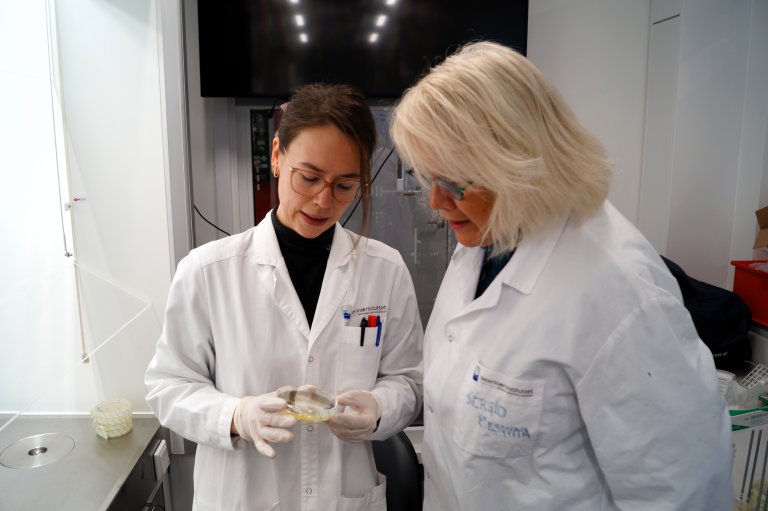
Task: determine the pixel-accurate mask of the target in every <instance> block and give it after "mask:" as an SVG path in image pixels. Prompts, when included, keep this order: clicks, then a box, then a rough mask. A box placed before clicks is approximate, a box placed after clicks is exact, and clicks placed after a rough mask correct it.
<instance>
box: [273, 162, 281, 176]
mask: <svg viewBox="0 0 768 511" xmlns="http://www.w3.org/2000/svg"><path fill="white" fill-rule="evenodd" d="M272 175H273V176H275V179H277V178H278V177H280V173H279V172H278V171H277V162H273V163H272Z"/></svg>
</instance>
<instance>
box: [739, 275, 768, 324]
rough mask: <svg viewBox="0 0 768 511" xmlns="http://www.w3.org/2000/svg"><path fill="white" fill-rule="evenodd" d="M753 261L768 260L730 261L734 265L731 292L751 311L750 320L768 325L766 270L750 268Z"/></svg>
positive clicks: (767, 278) (767, 282) (767, 280)
mask: <svg viewBox="0 0 768 511" xmlns="http://www.w3.org/2000/svg"><path fill="white" fill-rule="evenodd" d="M755 263H763V264H768V261H731V264H732V265H733V266H735V267H736V273H735V275H734V277H733V292H734V293H736V294H737V295H739V298H741V299H742V300H744V303H746V304H747V307H749V309H750V310H751V311H752V321H754V322H755V323H760V324H761V325H763V326H766V327H768V272H765V271H761V270H758V269H757V268H750V266H751V265H753V264H755Z"/></svg>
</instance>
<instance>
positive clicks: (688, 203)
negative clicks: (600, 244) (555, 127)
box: [528, 0, 768, 287]
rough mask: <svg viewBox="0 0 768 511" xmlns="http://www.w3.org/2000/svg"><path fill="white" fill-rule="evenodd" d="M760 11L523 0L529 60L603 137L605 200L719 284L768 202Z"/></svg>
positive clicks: (758, 5)
mask: <svg viewBox="0 0 768 511" xmlns="http://www.w3.org/2000/svg"><path fill="white" fill-rule="evenodd" d="M652 4H653V7H654V9H655V10H656V11H658V12H657V13H655V18H654V19H653V20H651V18H650V10H651V9H650V8H651V5H652ZM767 10H768V5H767V4H766V2H765V1H763V0H734V1H729V2H722V1H719V0H682V1H680V0H654V1H653V2H649V1H647V0H643V1H633V2H615V1H611V0H588V1H584V2H578V3H577V2H567V1H565V0H531V2H530V15H529V40H528V50H529V52H528V53H529V56H530V58H531V59H532V60H533V61H534V62H536V63H537V65H538V66H539V67H541V68H542V70H544V72H545V73H547V75H548V76H550V78H551V79H552V80H553V81H554V82H555V84H556V85H557V86H558V88H559V89H560V90H561V92H562V93H563V95H564V96H565V98H566V99H567V100H568V101H569V102H570V104H571V105H572V107H573V108H574V110H576V113H577V115H579V117H580V119H581V120H582V122H583V123H584V124H585V125H586V126H587V127H588V128H589V129H591V130H592V131H593V132H594V133H595V134H596V135H597V136H598V137H599V138H600V139H601V140H602V141H603V142H604V143H605V145H606V148H607V150H608V155H609V157H610V158H611V160H612V161H613V162H614V164H615V166H616V171H617V176H616V179H615V181H614V184H613V187H612V189H611V193H610V196H609V198H610V200H611V201H612V202H614V204H616V206H617V207H618V208H619V209H620V210H621V211H622V212H623V213H624V214H625V215H626V216H627V217H628V218H629V219H630V220H632V221H633V222H635V223H636V224H638V225H639V227H640V229H641V230H642V231H643V232H644V233H645V234H646V236H648V238H649V239H650V240H651V242H652V243H653V244H654V246H656V248H657V250H659V252H660V253H662V254H665V255H666V256H668V257H669V258H670V259H672V260H674V261H676V262H677V263H679V264H680V265H681V266H682V267H683V268H684V269H685V270H686V271H687V272H688V273H689V274H690V275H692V276H693V277H695V278H698V279H701V280H704V281H706V282H709V283H711V284H715V285H718V286H721V287H730V285H731V282H732V280H731V278H729V275H732V267H731V266H730V264H729V262H730V261H731V260H734V259H751V258H752V256H753V254H752V250H751V247H752V241H753V240H754V236H755V229H756V223H755V217H754V211H755V210H756V209H758V208H759V207H760V206H762V205H765V204H766V203H768V196H767V195H766V193H765V190H766V188H768V184H766V182H768V165H767V163H766V140H767V136H766V125H767V123H768V94H766V93H765V91H766V90H768V70H767V69H766V68H767V67H768V57H767V56H768V44H767V42H766V39H767V38H768V16H767V15H766V11H767ZM676 13H679V14H680V16H679V17H678V18H673V19H669V20H668V21H665V22H663V23H660V24H655V25H654V24H652V22H658V21H661V20H662V19H666V18H668V17H669V16H670V15H674V14H676ZM649 52H650V57H651V59H650V67H649V60H648V56H649ZM647 71H650V74H649V73H648V72H647ZM646 76H647V77H648V78H647V79H646ZM646 84H647V88H646ZM646 98H647V101H646ZM646 123H647V124H646Z"/></svg>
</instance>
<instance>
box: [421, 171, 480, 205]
mask: <svg viewBox="0 0 768 511" xmlns="http://www.w3.org/2000/svg"><path fill="white" fill-rule="evenodd" d="M473 183H474V182H473V181H467V184H466V185H465V186H459V185H457V184H456V183H454V182H453V181H448V180H447V179H442V178H439V177H436V178H433V179H429V180H427V181H426V186H425V188H426V189H427V191H429V190H431V189H432V187H433V186H437V187H439V188H440V189H441V190H442V191H443V192H444V193H447V194H448V195H450V196H451V198H453V199H454V200H457V201H461V200H464V190H466V189H467V188H469V186H470V185H472V184H473Z"/></svg>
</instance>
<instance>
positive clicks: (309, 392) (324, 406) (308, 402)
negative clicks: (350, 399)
mask: <svg viewBox="0 0 768 511" xmlns="http://www.w3.org/2000/svg"><path fill="white" fill-rule="evenodd" d="M277 397H280V398H282V399H285V401H286V402H287V403H288V413H290V414H291V415H293V416H294V417H296V418H297V419H299V420H301V421H308V422H322V421H327V420H328V419H330V418H331V416H332V415H333V414H334V413H336V411H337V408H336V398H335V397H334V396H332V395H331V394H328V393H327V392H323V391H322V390H319V389H317V388H314V387H311V386H308V387H280V388H279V389H277Z"/></svg>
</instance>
